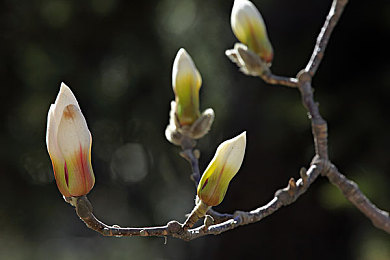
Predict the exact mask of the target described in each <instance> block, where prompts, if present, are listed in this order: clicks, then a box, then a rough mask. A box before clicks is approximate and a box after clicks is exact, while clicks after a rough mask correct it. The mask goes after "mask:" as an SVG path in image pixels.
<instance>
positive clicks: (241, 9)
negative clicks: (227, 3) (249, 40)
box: [230, 0, 264, 38]
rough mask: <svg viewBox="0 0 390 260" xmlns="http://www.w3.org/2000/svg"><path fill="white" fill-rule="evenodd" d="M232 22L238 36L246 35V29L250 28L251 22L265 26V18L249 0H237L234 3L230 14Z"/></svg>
mask: <svg viewBox="0 0 390 260" xmlns="http://www.w3.org/2000/svg"><path fill="white" fill-rule="evenodd" d="M230 23H231V26H232V29H233V31H234V33H235V34H236V35H237V36H238V37H240V38H241V37H242V38H244V37H245V34H246V30H248V29H249V28H247V27H249V25H250V24H249V23H251V24H258V25H259V26H261V28H262V27H264V26H263V24H264V20H263V18H262V17H261V14H260V12H259V10H257V8H256V6H255V5H254V4H253V3H252V2H250V1H248V0H235V1H234V4H233V9H232V13H231V16H230Z"/></svg>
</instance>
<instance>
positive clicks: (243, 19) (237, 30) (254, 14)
mask: <svg viewBox="0 0 390 260" xmlns="http://www.w3.org/2000/svg"><path fill="white" fill-rule="evenodd" d="M230 23H231V26H232V29H233V32H234V34H235V35H236V37H237V39H238V40H239V41H240V42H242V43H244V44H245V45H247V46H248V47H249V49H251V50H252V51H254V52H255V53H256V54H258V55H259V56H260V57H261V58H262V59H263V60H264V61H265V62H267V63H271V62H272V58H273V49H272V45H271V43H270V41H269V39H268V35H267V29H266V27H265V24H264V20H263V18H262V17H261V14H260V12H259V11H258V10H257V8H256V7H255V6H254V5H253V4H252V2H250V1H248V0H235V1H234V4H233V9H232V14H231V17H230Z"/></svg>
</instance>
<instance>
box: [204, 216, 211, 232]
mask: <svg viewBox="0 0 390 260" xmlns="http://www.w3.org/2000/svg"><path fill="white" fill-rule="evenodd" d="M203 225H204V226H203V228H202V229H203V231H207V230H208V228H209V226H211V225H214V218H213V217H212V216H210V215H206V216H205V218H204V222H203Z"/></svg>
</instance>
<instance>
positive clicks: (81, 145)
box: [57, 104, 91, 159]
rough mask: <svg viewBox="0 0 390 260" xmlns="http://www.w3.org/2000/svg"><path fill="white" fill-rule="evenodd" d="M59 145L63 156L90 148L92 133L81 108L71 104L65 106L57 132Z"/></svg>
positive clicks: (72, 154) (66, 156)
mask: <svg viewBox="0 0 390 260" xmlns="http://www.w3.org/2000/svg"><path fill="white" fill-rule="evenodd" d="M57 141H58V147H59V149H60V150H61V153H62V155H63V157H64V158H65V159H66V158H68V157H69V156H74V155H75V153H76V152H79V151H80V149H89V147H90V143H91V134H90V132H89V130H88V126H87V122H86V121H85V118H84V116H83V114H82V113H81V111H80V109H79V108H78V107H76V106H75V105H73V104H71V105H68V106H66V107H65V109H64V111H63V114H62V117H61V121H60V123H59V126H58V134H57Z"/></svg>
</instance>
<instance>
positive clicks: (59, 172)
mask: <svg viewBox="0 0 390 260" xmlns="http://www.w3.org/2000/svg"><path fill="white" fill-rule="evenodd" d="M51 159H52V164H53V171H54V177H55V179H56V183H57V187H58V189H59V191H60V192H61V194H62V195H64V196H65V197H71V194H70V192H69V185H68V184H69V183H68V182H67V172H66V165H65V161H63V160H56V159H54V158H53V157H51Z"/></svg>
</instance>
